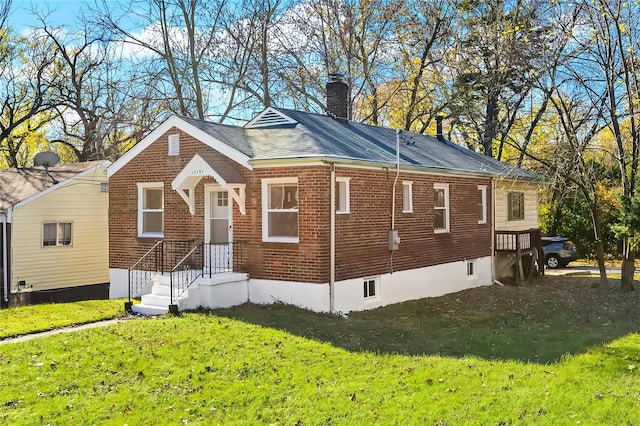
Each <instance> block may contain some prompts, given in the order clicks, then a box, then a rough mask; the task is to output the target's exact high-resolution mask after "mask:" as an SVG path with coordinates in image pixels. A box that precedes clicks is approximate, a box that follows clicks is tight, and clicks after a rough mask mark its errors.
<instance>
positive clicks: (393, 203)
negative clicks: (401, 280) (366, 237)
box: [389, 129, 402, 274]
mask: <svg viewBox="0 0 640 426" xmlns="http://www.w3.org/2000/svg"><path fill="white" fill-rule="evenodd" d="M401 132H402V130H400V129H396V178H395V179H394V180H393V188H392V189H391V230H392V231H393V230H395V229H396V184H397V183H398V177H399V176H400V133H401ZM394 252H395V250H391V257H390V262H389V263H390V268H391V273H392V274H393V253H394Z"/></svg>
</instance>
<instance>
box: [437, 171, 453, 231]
mask: <svg viewBox="0 0 640 426" xmlns="http://www.w3.org/2000/svg"><path fill="white" fill-rule="evenodd" d="M437 189H442V190H444V207H436V199H435V191H436V190H437ZM433 191H434V197H433V209H434V212H435V210H444V212H445V219H444V228H436V223H435V216H434V221H433V233H434V234H446V233H448V232H449V230H450V226H449V225H450V218H451V210H450V209H449V184H447V183H434V184H433Z"/></svg>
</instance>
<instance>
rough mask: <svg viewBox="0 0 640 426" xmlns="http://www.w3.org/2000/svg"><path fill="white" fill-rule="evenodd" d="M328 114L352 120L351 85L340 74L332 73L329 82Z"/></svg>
mask: <svg viewBox="0 0 640 426" xmlns="http://www.w3.org/2000/svg"><path fill="white" fill-rule="evenodd" d="M327 114H329V115H331V116H333V117H336V118H344V119H347V120H351V108H349V85H348V84H347V83H345V82H344V77H343V76H342V74H339V73H330V74H329V80H328V81H327Z"/></svg>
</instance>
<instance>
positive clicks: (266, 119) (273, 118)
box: [245, 108, 297, 129]
mask: <svg viewBox="0 0 640 426" xmlns="http://www.w3.org/2000/svg"><path fill="white" fill-rule="evenodd" d="M296 123H297V121H295V120H294V119H292V118H291V117H287V116H286V115H284V114H283V113H281V112H280V111H277V110H275V109H273V108H267V109H265V110H264V111H262V112H261V113H260V114H258V116H256V118H254V119H253V120H251V121H250V122H248V123H247V124H246V125H245V127H246V128H249V129H250V128H253V127H269V126H280V125H283V124H296Z"/></svg>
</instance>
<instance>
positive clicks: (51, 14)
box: [8, 0, 87, 33]
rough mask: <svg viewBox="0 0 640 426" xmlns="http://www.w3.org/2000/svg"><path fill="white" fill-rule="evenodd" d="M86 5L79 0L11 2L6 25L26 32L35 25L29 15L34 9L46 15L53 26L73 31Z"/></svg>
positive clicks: (25, 0) (31, 15)
mask: <svg viewBox="0 0 640 426" xmlns="http://www.w3.org/2000/svg"><path fill="white" fill-rule="evenodd" d="M86 4H87V2H86V1H80V0H13V4H12V6H11V12H10V14H9V22H8V23H9V25H10V26H11V27H12V28H13V29H14V30H15V31H17V32H20V33H22V32H23V31H26V30H28V29H29V27H30V26H32V25H37V21H36V20H35V18H34V16H33V14H32V13H31V10H34V9H35V10H38V11H40V12H42V13H43V14H46V15H48V18H49V19H48V22H49V23H50V24H52V25H53V26H62V27H66V28H68V29H74V28H75V27H76V24H77V21H78V20H77V16H78V14H79V12H80V10H81V9H82V6H83V5H86Z"/></svg>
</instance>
